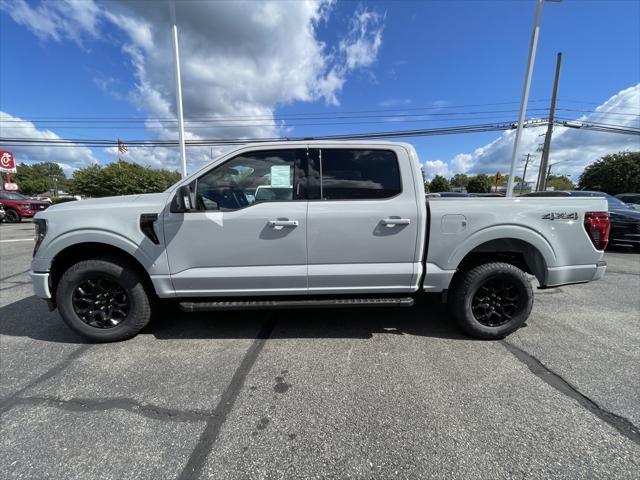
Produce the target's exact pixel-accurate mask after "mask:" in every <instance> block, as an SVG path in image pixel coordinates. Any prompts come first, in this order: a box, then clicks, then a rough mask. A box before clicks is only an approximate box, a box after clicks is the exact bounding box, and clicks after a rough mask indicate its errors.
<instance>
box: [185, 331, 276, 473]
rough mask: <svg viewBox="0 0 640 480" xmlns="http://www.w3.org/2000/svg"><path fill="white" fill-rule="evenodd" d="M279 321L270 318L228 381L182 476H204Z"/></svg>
mask: <svg viewBox="0 0 640 480" xmlns="http://www.w3.org/2000/svg"><path fill="white" fill-rule="evenodd" d="M275 323H276V322H275V318H272V319H270V320H268V321H267V322H266V323H265V324H264V325H263V326H262V328H261V329H260V331H259V332H258V335H257V336H256V338H255V340H254V341H253V343H252V344H251V346H250V347H249V348H248V350H247V351H246V353H245V354H244V357H243V358H242V361H241V362H240V365H239V366H238V368H237V369H236V371H235V372H234V374H233V377H232V378H231V381H230V382H229V385H227V388H226V389H225V390H224V392H222V396H221V397H220V400H219V401H218V404H217V405H216V408H215V409H214V411H213V415H211V417H210V418H209V419H208V420H207V424H206V425H205V427H204V430H203V431H202V433H201V434H200V439H199V440H198V443H197V444H196V446H195V448H194V449H193V451H192V452H191V455H190V456H189V460H187V463H186V465H185V466H184V468H183V469H182V472H181V473H180V475H179V476H178V480H193V479H195V478H198V477H199V476H200V473H201V472H202V469H203V468H204V466H205V463H206V461H207V457H208V456H209V453H210V452H211V449H212V448H213V445H214V443H215V442H216V440H217V439H218V436H219V435H220V431H221V430H222V426H223V425H224V423H225V421H226V420H227V416H228V415H229V413H230V412H231V410H232V409H233V406H234V404H235V402H236V399H237V398H238V395H239V394H240V391H241V390H242V387H243V386H244V382H245V380H246V378H247V375H248V374H249V372H250V371H251V369H252V368H253V365H254V363H255V362H256V359H257V358H258V355H259V354H260V352H261V351H262V348H263V347H264V344H265V343H266V341H267V339H268V338H269V337H270V336H271V333H272V332H273V329H274V327H275Z"/></svg>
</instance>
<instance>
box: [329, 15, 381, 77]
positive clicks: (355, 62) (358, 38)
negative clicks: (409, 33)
mask: <svg viewBox="0 0 640 480" xmlns="http://www.w3.org/2000/svg"><path fill="white" fill-rule="evenodd" d="M382 21H383V16H382V15H380V14H378V13H376V12H373V11H370V10H367V9H366V8H359V9H358V11H357V12H356V14H355V16H354V17H353V18H352V19H351V27H350V30H349V34H348V35H347V37H346V38H345V39H344V40H342V41H341V42H340V51H341V52H342V53H343V54H344V55H345V56H346V66H347V68H348V69H351V70H353V69H356V68H359V67H368V66H370V65H371V64H373V62H375V60H376V57H377V56H378V49H379V48H380V45H382V30H383V28H384V27H383V26H382Z"/></svg>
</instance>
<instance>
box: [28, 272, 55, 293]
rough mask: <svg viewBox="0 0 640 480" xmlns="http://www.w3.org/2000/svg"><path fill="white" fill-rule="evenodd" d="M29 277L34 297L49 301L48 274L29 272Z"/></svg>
mask: <svg viewBox="0 0 640 480" xmlns="http://www.w3.org/2000/svg"><path fill="white" fill-rule="evenodd" d="M29 275H30V276H31V284H32V285H33V293H34V294H35V295H36V297H40V298H44V299H45V300H50V299H51V290H50V289H49V273H48V272H45V273H42V272H34V271H31V272H29Z"/></svg>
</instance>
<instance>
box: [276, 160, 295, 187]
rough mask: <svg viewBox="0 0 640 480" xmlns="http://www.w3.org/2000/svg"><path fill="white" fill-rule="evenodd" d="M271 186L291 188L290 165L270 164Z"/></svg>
mask: <svg viewBox="0 0 640 480" xmlns="http://www.w3.org/2000/svg"><path fill="white" fill-rule="evenodd" d="M271 186H272V187H278V188H283V187H287V188H291V187H292V185H291V165H271Z"/></svg>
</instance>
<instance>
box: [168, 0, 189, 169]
mask: <svg viewBox="0 0 640 480" xmlns="http://www.w3.org/2000/svg"><path fill="white" fill-rule="evenodd" d="M169 6H170V7H171V20H172V21H173V26H172V27H171V30H172V32H171V33H172V37H173V53H174V58H175V61H176V109H177V113H178V141H179V143H180V160H182V178H184V177H186V176H187V151H186V148H185V145H184V117H183V112H182V81H181V80H180V53H179V50H178V27H177V25H176V10H175V8H176V7H175V4H174V3H173V1H171V2H170V3H169Z"/></svg>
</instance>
